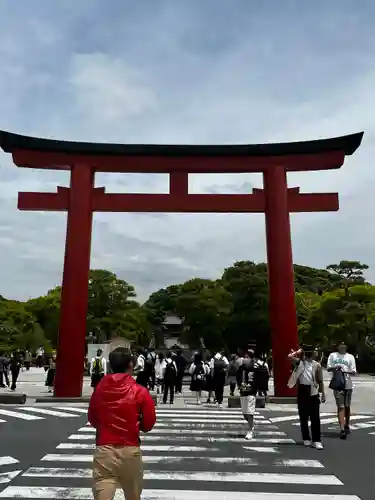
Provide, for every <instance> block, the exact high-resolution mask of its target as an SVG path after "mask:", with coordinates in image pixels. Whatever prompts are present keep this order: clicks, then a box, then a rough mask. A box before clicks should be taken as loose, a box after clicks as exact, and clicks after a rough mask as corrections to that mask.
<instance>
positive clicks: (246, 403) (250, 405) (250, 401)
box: [240, 396, 256, 415]
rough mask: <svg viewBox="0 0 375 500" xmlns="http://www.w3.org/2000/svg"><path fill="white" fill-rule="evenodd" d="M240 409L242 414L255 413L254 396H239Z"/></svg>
mask: <svg viewBox="0 0 375 500" xmlns="http://www.w3.org/2000/svg"><path fill="white" fill-rule="evenodd" d="M240 401H241V410H242V413H243V414H244V415H255V406H256V397H255V396H241V397H240Z"/></svg>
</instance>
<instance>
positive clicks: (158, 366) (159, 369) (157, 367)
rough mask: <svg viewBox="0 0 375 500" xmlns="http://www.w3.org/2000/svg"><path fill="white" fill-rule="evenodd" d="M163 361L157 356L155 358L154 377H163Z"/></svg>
mask: <svg viewBox="0 0 375 500" xmlns="http://www.w3.org/2000/svg"><path fill="white" fill-rule="evenodd" d="M162 365H163V361H160V359H159V358H156V361H155V377H156V378H163V370H162Z"/></svg>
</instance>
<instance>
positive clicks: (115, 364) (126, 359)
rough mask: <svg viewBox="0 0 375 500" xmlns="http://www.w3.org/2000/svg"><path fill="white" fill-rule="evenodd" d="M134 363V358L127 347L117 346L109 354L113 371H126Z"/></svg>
mask: <svg viewBox="0 0 375 500" xmlns="http://www.w3.org/2000/svg"><path fill="white" fill-rule="evenodd" d="M131 364H133V358H132V356H131V355H130V354H129V352H128V350H127V349H126V348H125V347H117V349H115V350H113V351H112V352H111V353H110V355H109V365H110V367H111V370H112V372H113V373H125V372H126V371H128V370H129V367H130V365H131Z"/></svg>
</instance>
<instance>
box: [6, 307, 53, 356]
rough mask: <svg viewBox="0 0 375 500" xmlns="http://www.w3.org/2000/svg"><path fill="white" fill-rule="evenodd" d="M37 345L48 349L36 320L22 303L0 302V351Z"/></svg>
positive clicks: (29, 347) (30, 347) (31, 348)
mask: <svg viewBox="0 0 375 500" xmlns="http://www.w3.org/2000/svg"><path fill="white" fill-rule="evenodd" d="M39 345H44V346H45V347H47V348H48V346H49V344H48V341H47V340H46V338H45V336H44V333H43V330H42V328H41V327H40V325H39V324H38V322H37V321H36V318H35V317H34V316H33V315H32V314H31V313H30V312H28V311H27V310H26V308H25V305H24V304H23V303H22V302H17V301H13V300H0V348H1V349H2V350H5V351H7V350H12V349H17V348H19V349H29V350H31V351H34V350H35V349H36V348H37V347H38V346H39Z"/></svg>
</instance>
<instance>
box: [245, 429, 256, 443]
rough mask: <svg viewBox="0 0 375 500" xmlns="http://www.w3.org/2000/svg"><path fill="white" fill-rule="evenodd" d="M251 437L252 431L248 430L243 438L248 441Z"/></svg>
mask: <svg viewBox="0 0 375 500" xmlns="http://www.w3.org/2000/svg"><path fill="white" fill-rule="evenodd" d="M253 437H254V433H253V431H249V432H248V433H247V434H246V436H245V439H246V440H247V441H250V440H251V439H253Z"/></svg>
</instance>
